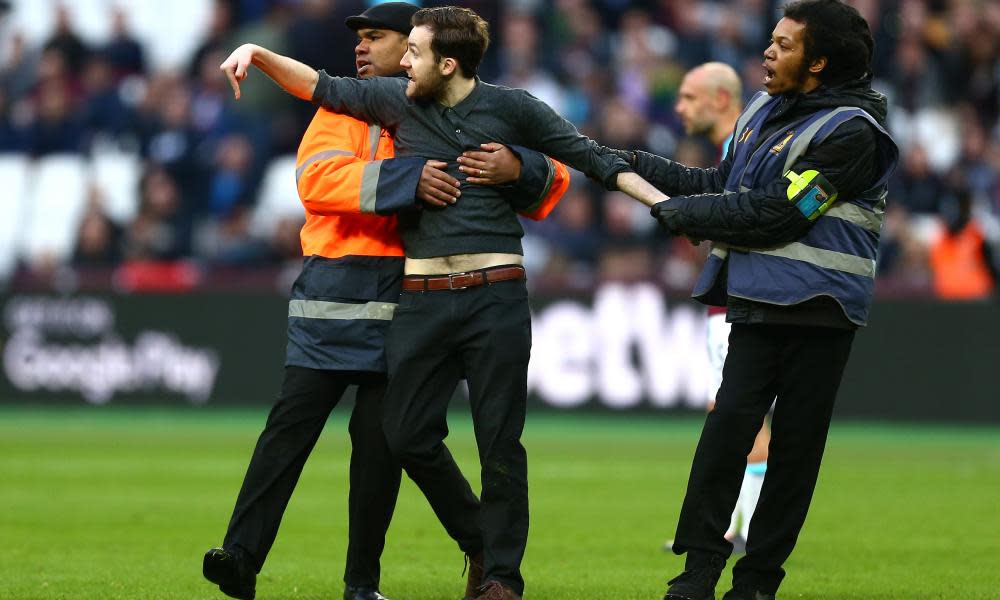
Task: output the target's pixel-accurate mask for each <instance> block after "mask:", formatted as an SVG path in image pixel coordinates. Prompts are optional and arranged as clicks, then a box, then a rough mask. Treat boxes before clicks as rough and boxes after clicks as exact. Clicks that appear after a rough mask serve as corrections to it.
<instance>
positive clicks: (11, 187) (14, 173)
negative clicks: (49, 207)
mask: <svg viewBox="0 0 1000 600" xmlns="http://www.w3.org/2000/svg"><path fill="white" fill-rule="evenodd" d="M30 173H31V164H30V162H29V160H28V157H27V156H25V155H23V154H0V181H2V182H3V200H0V280H3V279H5V278H7V276H9V275H10V273H11V271H12V270H13V269H14V266H15V265H16V264H17V248H18V246H19V242H20V238H21V235H20V233H21V227H22V218H23V216H24V207H25V206H27V204H28V182H29V178H30Z"/></svg>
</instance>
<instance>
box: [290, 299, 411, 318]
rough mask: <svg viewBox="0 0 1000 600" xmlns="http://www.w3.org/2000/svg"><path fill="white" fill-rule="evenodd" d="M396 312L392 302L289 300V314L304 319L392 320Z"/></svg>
mask: <svg viewBox="0 0 1000 600" xmlns="http://www.w3.org/2000/svg"><path fill="white" fill-rule="evenodd" d="M394 312H396V305H395V304H394V303H392V302H366V303H365V304H350V303H347V302H326V301H323V300H290V301H289V302H288V316H289V317H301V318H303V319H339V320H354V319H377V320H380V321H390V320H392V315H393V313H394Z"/></svg>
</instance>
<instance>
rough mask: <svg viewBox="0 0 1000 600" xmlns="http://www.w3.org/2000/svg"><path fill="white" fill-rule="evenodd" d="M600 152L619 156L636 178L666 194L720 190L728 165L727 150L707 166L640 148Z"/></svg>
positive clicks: (613, 149) (691, 193)
mask: <svg viewBox="0 0 1000 600" xmlns="http://www.w3.org/2000/svg"><path fill="white" fill-rule="evenodd" d="M603 151H604V152H605V153H610V154H614V155H617V156H619V157H621V158H622V160H624V161H625V162H627V163H628V164H629V165H630V166H631V167H632V170H633V171H635V172H636V173H637V174H638V175H639V176H640V177H642V178H643V179H645V180H646V181H648V182H649V183H651V184H652V185H653V186H654V187H655V188H656V189H658V190H660V191H661V192H663V193H664V194H666V195H668V196H675V195H677V196H687V195H693V194H709V193H721V192H722V190H723V189H725V185H726V179H727V178H728V177H729V170H730V168H731V167H732V159H731V154H732V150H731V149H730V153H729V154H727V155H726V158H725V160H723V161H722V163H721V164H720V165H719V166H718V167H712V168H710V169H699V168H695V167H685V166H684V165H682V164H680V163H678V162H674V161H672V160H670V159H669V158H664V157H662V156H658V155H656V154H650V153H649V152H643V151H641V150H618V149H615V148H603Z"/></svg>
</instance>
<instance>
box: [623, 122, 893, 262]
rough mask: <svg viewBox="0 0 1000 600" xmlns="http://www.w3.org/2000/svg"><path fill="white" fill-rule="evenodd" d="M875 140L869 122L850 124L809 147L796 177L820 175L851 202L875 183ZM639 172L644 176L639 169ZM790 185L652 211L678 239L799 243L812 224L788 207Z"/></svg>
mask: <svg viewBox="0 0 1000 600" xmlns="http://www.w3.org/2000/svg"><path fill="white" fill-rule="evenodd" d="M875 135H876V134H875V132H874V130H873V129H872V127H871V125H869V124H868V122H867V121H865V120H864V119H860V118H858V119H851V120H849V121H847V122H845V123H844V124H842V125H841V126H840V127H838V128H837V129H836V130H834V131H833V132H832V133H831V134H830V135H829V136H827V138H826V139H825V140H823V141H822V142H820V143H818V144H816V145H812V146H810V148H809V150H808V151H807V152H806V154H805V155H803V156H802V157H801V158H800V159H799V160H798V161H796V163H795V164H794V165H793V166H792V171H794V172H796V173H802V172H803V171H807V170H810V169H814V170H816V171H819V172H820V173H821V174H822V175H823V176H825V177H826V178H827V180H828V181H829V182H830V183H831V184H833V187H834V188H836V190H837V192H838V194H839V197H838V199H837V202H843V201H845V200H850V199H852V198H854V197H856V196H857V195H858V194H860V193H862V192H864V191H865V190H867V189H868V188H869V187H871V185H872V183H874V182H875V180H876V175H877V174H876V166H875V164H874V163H875V162H876V161H875V160H874V159H875V144H876V139H875ZM728 159H729V157H727V160H728ZM720 168H721V167H720ZM671 169H672V170H673V171H675V172H676V171H678V169H677V168H676V167H672V168H671ZM701 171H706V170H701ZM637 172H639V173H640V174H642V171H641V170H639V169H637ZM701 176H702V177H708V175H706V174H702V175H701ZM684 177H688V176H684ZM691 177H693V176H691ZM788 184H789V182H788V180H787V179H785V178H783V177H781V178H778V179H775V180H774V181H771V182H769V183H767V184H766V185H764V186H762V187H758V188H754V189H752V190H749V191H747V192H740V193H734V194H720V193H711V194H701V195H684V196H675V197H673V198H671V199H670V200H666V201H664V202H660V203H659V204H657V205H655V206H653V208H652V210H651V212H652V214H653V216H654V217H655V218H656V219H657V221H659V222H660V225H661V226H663V228H664V229H666V230H667V231H669V232H670V233H672V234H675V235H685V236H688V237H690V238H692V239H699V240H713V241H717V242H723V243H726V244H732V245H736V246H746V247H750V248H767V247H771V246H776V245H779V244H785V243H788V242H792V241H795V240H797V239H799V238H800V237H802V236H803V235H805V233H806V232H807V231H809V228H810V227H812V224H813V221H810V220H808V219H807V218H806V217H805V216H804V215H803V214H802V213H801V212H799V210H798V208H796V207H795V205H794V204H792V203H791V202H789V200H788V197H787V195H786V192H787V190H788Z"/></svg>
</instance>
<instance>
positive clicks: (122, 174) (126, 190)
mask: <svg viewBox="0 0 1000 600" xmlns="http://www.w3.org/2000/svg"><path fill="white" fill-rule="evenodd" d="M90 172H91V177H92V179H91V181H92V183H93V184H94V186H96V187H97V189H98V190H100V194H101V199H102V201H103V206H104V210H105V212H106V213H107V215H108V216H109V217H110V218H111V220H112V221H114V222H115V223H117V224H119V225H125V224H128V223H130V222H131V221H132V219H134V218H135V215H136V213H137V212H138V210H139V176H140V174H141V172H142V165H141V164H140V162H139V158H138V157H137V156H136V155H135V154H125V153H120V152H110V153H101V154H95V155H94V156H93V158H92V159H91V163H90Z"/></svg>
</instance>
